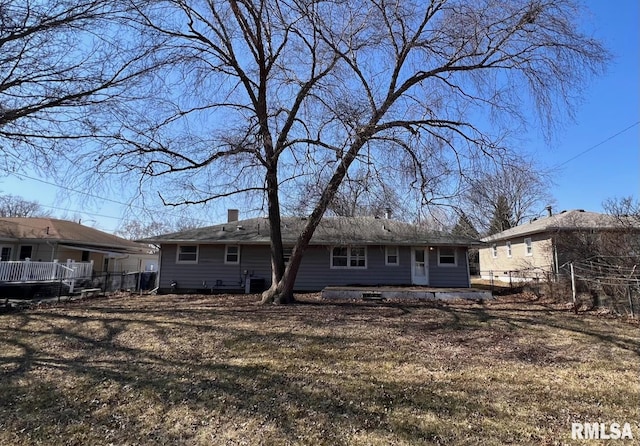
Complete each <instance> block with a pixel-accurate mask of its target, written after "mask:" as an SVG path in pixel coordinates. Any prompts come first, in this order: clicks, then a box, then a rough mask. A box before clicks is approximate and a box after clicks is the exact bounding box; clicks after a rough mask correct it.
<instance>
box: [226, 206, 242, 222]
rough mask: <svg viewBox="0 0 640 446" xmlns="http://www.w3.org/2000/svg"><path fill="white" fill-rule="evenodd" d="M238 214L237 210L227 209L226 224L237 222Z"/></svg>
mask: <svg viewBox="0 0 640 446" xmlns="http://www.w3.org/2000/svg"><path fill="white" fill-rule="evenodd" d="M239 214H240V212H239V211H238V210H237V209H227V223H232V222H234V221H238V217H239Z"/></svg>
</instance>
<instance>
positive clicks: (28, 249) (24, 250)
mask: <svg viewBox="0 0 640 446" xmlns="http://www.w3.org/2000/svg"><path fill="white" fill-rule="evenodd" d="M32 252H33V246H30V245H27V246H21V247H20V257H19V259H18V260H26V259H30V258H31V253H32Z"/></svg>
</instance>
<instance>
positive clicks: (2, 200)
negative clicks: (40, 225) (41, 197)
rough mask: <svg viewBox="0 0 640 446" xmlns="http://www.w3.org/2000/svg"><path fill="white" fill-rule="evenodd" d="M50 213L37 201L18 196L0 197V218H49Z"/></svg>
mask: <svg viewBox="0 0 640 446" xmlns="http://www.w3.org/2000/svg"><path fill="white" fill-rule="evenodd" d="M49 215H50V213H49V212H48V211H46V210H44V209H43V207H42V206H41V205H40V203H38V202H36V201H29V200H25V199H24V198H22V197H18V196H16V195H0V217H48V216H49Z"/></svg>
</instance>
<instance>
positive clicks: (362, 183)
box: [295, 169, 407, 219]
mask: <svg viewBox="0 0 640 446" xmlns="http://www.w3.org/2000/svg"><path fill="white" fill-rule="evenodd" d="M327 181H328V178H321V177H320V178H311V179H310V182H309V183H307V184H305V185H304V186H303V188H302V189H301V192H302V193H301V194H300V196H299V197H298V198H297V205H296V206H295V212H296V213H302V214H305V215H306V214H309V213H311V212H312V211H313V207H314V205H315V203H316V202H317V201H318V199H319V198H320V197H321V196H322V192H323V191H324V186H325V185H326V183H327ZM327 214H330V215H336V216H340V217H356V216H367V215H369V216H376V217H382V216H387V217H391V216H393V217H394V218H396V219H402V218H404V216H406V215H407V211H406V210H405V207H404V205H403V203H402V200H401V199H400V197H399V196H398V194H397V192H396V190H395V189H394V188H393V187H392V186H390V185H388V184H386V183H385V182H384V181H378V178H377V176H376V174H375V173H372V172H370V171H367V170H365V169H358V170H357V171H355V173H354V174H350V175H347V176H346V177H345V179H344V180H343V182H342V184H341V185H340V187H339V188H338V191H337V192H336V194H335V196H334V197H333V199H332V200H331V202H330V203H329V205H328V206H327Z"/></svg>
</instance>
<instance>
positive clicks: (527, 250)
mask: <svg viewBox="0 0 640 446" xmlns="http://www.w3.org/2000/svg"><path fill="white" fill-rule="evenodd" d="M527 241H528V242H529V243H528V244H527ZM524 255H525V256H527V257H531V256H532V255H533V241H532V240H531V237H527V238H525V239H524Z"/></svg>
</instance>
